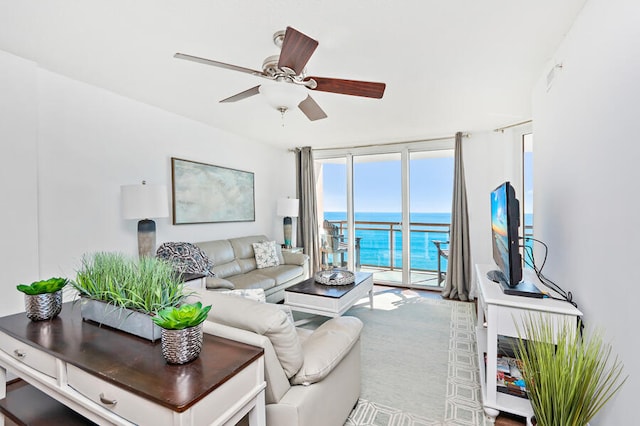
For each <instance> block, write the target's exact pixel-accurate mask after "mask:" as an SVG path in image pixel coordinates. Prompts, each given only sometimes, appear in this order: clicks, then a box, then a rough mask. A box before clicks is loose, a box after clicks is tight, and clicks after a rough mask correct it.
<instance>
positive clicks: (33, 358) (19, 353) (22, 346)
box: [0, 333, 57, 379]
mask: <svg viewBox="0 0 640 426" xmlns="http://www.w3.org/2000/svg"><path fill="white" fill-rule="evenodd" d="M0 349H1V350H2V351H4V352H6V353H7V354H8V355H9V356H11V357H13V358H14V359H16V360H18V361H20V362H22V363H24V364H25V365H28V366H29V367H31V368H33V369H34V370H37V371H39V372H41V373H44V374H46V375H47V376H50V377H53V378H54V379H55V378H57V369H56V358H55V357H53V356H51V355H49V354H48V353H46V352H43V351H41V350H39V349H36V348H34V347H33V346H29V345H27V344H26V343H22V342H21V341H19V340H17V339H14V338H13V337H10V336H8V335H6V334H4V333H0Z"/></svg>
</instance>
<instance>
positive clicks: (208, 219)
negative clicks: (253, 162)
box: [171, 158, 256, 225]
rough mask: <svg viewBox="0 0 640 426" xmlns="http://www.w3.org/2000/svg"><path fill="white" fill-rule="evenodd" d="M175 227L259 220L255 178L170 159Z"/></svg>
mask: <svg viewBox="0 0 640 426" xmlns="http://www.w3.org/2000/svg"><path fill="white" fill-rule="evenodd" d="M171 186H172V194H173V224H174V225H185V224H191V223H213V222H252V221H255V220H256V214H255V194H254V174H253V173H251V172H245V171H242V170H235V169H229V168H227V167H220V166H214V165H212V164H205V163H198V162H195V161H189V160H182V159H180V158H171Z"/></svg>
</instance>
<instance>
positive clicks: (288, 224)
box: [277, 198, 299, 248]
mask: <svg viewBox="0 0 640 426" xmlns="http://www.w3.org/2000/svg"><path fill="white" fill-rule="evenodd" d="M298 206H299V202H298V199H297V198H281V199H279V200H278V209H277V211H278V216H284V221H283V228H284V247H285V248H291V228H292V224H293V219H291V218H292V217H298Z"/></svg>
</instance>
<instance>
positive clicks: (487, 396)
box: [476, 265, 582, 424]
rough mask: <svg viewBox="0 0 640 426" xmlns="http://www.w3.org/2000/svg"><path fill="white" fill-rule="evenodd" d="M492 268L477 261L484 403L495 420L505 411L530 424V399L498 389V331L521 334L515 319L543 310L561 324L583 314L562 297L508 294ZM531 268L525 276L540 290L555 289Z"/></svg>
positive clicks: (492, 266)
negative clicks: (494, 277)
mask: <svg viewBox="0 0 640 426" xmlns="http://www.w3.org/2000/svg"><path fill="white" fill-rule="evenodd" d="M492 269H496V267H495V266H494V265H476V280H477V285H478V323H477V326H476V340H477V347H478V366H479V368H480V384H481V387H482V405H483V408H484V411H485V413H486V414H487V415H488V416H489V417H491V418H492V419H493V420H495V418H496V417H497V416H498V414H499V413H500V411H505V412H508V413H512V414H516V415H518V416H523V417H526V418H527V424H530V423H529V419H530V418H531V416H532V415H533V410H532V408H531V404H530V403H529V400H527V399H525V398H520V397H518V396H514V395H508V394H505V393H501V392H498V391H497V380H496V359H497V355H498V347H497V343H498V335H501V336H509V337H518V333H517V330H516V322H519V323H520V324H522V322H521V321H522V319H523V318H526V316H527V315H529V314H530V313H535V312H541V313H544V314H545V315H548V316H549V319H550V320H551V321H553V323H554V324H561V323H564V322H565V321H571V323H572V324H575V322H576V317H578V316H582V312H580V311H579V310H578V309H577V308H576V307H574V306H573V305H571V304H570V303H568V302H564V301H561V300H554V299H551V298H544V299H536V298H530V297H522V296H509V295H506V294H504V293H503V292H502V289H501V287H500V284H498V283H495V282H493V281H491V280H489V279H488V278H487V272H489V271H490V270H492ZM528 272H530V271H528V270H525V277H524V278H525V280H528V281H530V282H532V283H534V284H535V285H536V286H537V287H538V288H539V289H540V290H543V291H549V293H552V292H551V291H550V290H548V289H547V288H546V287H545V286H544V285H542V284H541V283H540V282H539V280H538V278H537V277H536V276H535V274H533V273H530V274H529V273H528ZM521 328H522V327H521ZM485 354H486V359H487V361H486V365H485Z"/></svg>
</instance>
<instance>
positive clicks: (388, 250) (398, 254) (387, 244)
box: [331, 220, 451, 272]
mask: <svg viewBox="0 0 640 426" xmlns="http://www.w3.org/2000/svg"><path fill="white" fill-rule="evenodd" d="M331 222H332V223H334V224H336V225H337V226H338V227H339V228H340V233H341V234H342V235H345V237H346V234H347V221H344V220H343V221H331ZM354 225H355V235H356V237H359V238H360V265H361V266H362V267H373V268H384V269H388V270H391V271H393V270H396V269H402V222H375V221H355V223H354ZM450 226H451V225H450V224H449V223H425V222H410V223H409V231H410V232H411V240H410V241H411V246H410V248H411V260H410V265H411V270H413V271H420V272H436V271H437V262H438V249H437V247H436V246H435V244H433V241H448V240H449V230H450ZM441 261H442V267H443V268H445V269H446V260H445V259H441Z"/></svg>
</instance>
